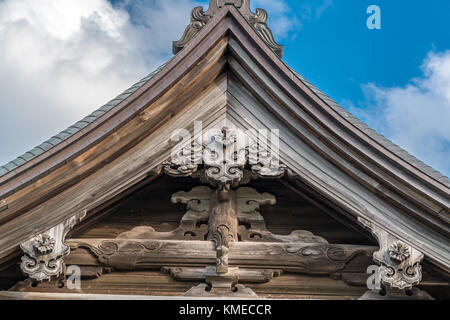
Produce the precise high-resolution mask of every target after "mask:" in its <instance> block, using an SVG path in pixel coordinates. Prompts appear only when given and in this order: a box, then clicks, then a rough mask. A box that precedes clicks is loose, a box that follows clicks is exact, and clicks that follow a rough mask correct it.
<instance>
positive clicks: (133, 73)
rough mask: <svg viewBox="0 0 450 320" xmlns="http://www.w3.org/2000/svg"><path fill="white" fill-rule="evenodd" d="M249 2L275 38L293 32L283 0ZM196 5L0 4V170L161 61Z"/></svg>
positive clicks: (184, 0)
mask: <svg viewBox="0 0 450 320" xmlns="http://www.w3.org/2000/svg"><path fill="white" fill-rule="evenodd" d="M252 2H253V1H252ZM254 4H256V5H258V6H261V7H263V8H265V9H267V10H268V11H269V17H270V21H269V23H270V25H271V27H272V28H273V29H274V31H275V35H276V37H282V36H286V35H287V33H288V32H289V30H291V29H292V28H293V27H295V23H294V24H293V23H292V21H291V20H292V19H295V16H294V15H293V14H292V13H291V12H290V9H289V7H288V6H287V5H286V3H285V1H283V0H270V1H268V0H255V1H254ZM197 5H203V6H204V7H205V9H206V7H207V5H208V1H205V0H203V1H196V0H152V1H148V0H120V1H115V4H114V5H111V2H109V1H108V0H39V1H37V0H0V164H4V163H6V162H8V161H10V160H12V159H14V158H15V157H16V156H18V155H20V154H22V153H23V152H25V151H27V150H30V149H31V148H33V147H34V146H36V145H39V144H40V143H42V142H43V141H44V140H46V139H48V138H50V137H51V136H53V135H55V134H57V133H59V132H60V131H61V130H64V129H66V128H67V127H68V126H70V125H72V124H73V123H74V122H76V121H78V120H80V119H82V118H84V117H85V116H86V115H88V114H90V113H91V112H92V111H94V110H96V109H97V108H99V107H100V106H102V105H103V104H104V103H106V102H108V101H109V100H110V99H112V98H114V97H115V96H117V95H118V94H120V93H121V92H122V91H123V90H125V89H127V88H128V87H130V86H131V85H132V84H134V83H135V82H137V81H138V80H140V79H141V78H143V77H144V76H146V75H147V74H148V73H150V72H151V71H153V70H154V69H155V68H156V67H157V66H159V65H161V64H162V63H164V62H166V61H167V60H168V59H169V58H170V57H171V49H172V41H174V40H178V39H179V38H180V37H181V35H182V33H183V31H184V29H185V27H186V26H187V24H188V23H189V21H190V12H191V10H192V8H193V7H195V6H197Z"/></svg>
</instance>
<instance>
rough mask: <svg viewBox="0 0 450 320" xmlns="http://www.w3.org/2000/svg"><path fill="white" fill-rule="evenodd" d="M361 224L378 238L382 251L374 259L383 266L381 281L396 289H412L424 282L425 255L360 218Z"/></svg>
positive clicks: (377, 252)
mask: <svg viewBox="0 0 450 320" xmlns="http://www.w3.org/2000/svg"><path fill="white" fill-rule="evenodd" d="M359 221H360V223H361V224H362V225H363V226H364V227H366V228H367V229H369V230H370V231H371V232H372V233H373V235H374V236H375V237H376V238H377V240H378V243H379V245H380V249H379V250H378V251H376V252H375V253H374V255H373V259H374V260H375V262H377V263H378V264H379V265H380V266H381V280H382V281H383V283H385V284H389V285H390V286H391V287H392V288H396V289H411V288H412V287H413V286H417V285H418V284H419V283H420V282H421V281H422V267H421V266H420V262H421V261H422V260H423V258H424V255H423V254H422V253H421V252H420V251H419V250H417V249H415V248H414V247H412V246H410V245H408V244H406V243H404V242H403V241H401V240H400V239H398V238H397V237H395V236H393V235H391V234H390V233H388V232H387V231H386V230H385V229H384V228H381V227H380V226H378V225H376V224H374V223H372V222H370V221H368V220H366V219H363V218H359Z"/></svg>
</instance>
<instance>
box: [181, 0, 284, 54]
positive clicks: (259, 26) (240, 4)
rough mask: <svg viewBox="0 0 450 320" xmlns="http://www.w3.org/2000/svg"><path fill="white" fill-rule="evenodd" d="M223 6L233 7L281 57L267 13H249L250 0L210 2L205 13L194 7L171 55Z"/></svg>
mask: <svg viewBox="0 0 450 320" xmlns="http://www.w3.org/2000/svg"><path fill="white" fill-rule="evenodd" d="M225 5H234V6H235V7H236V8H237V9H238V10H239V12H240V13H241V14H242V15H243V16H244V18H245V19H246V20H247V21H248V22H249V24H250V25H251V26H252V27H253V29H254V30H255V31H256V33H257V34H258V35H259V36H260V37H261V38H262V40H263V41H264V42H265V43H266V44H267V45H268V46H269V48H270V49H271V50H272V51H274V52H275V53H276V54H277V55H278V56H279V57H280V58H282V57H283V46H280V45H279V44H277V43H276V42H275V39H274V37H273V34H272V31H271V30H270V29H269V27H268V24H267V21H268V15H267V12H266V11H265V10H263V9H256V14H255V13H253V12H251V10H250V0H231V1H230V0H228V1H224V0H210V1H209V8H208V10H207V11H206V12H204V11H203V8H202V7H195V8H194V9H193V10H192V13H191V22H190V24H189V25H188V26H187V28H186V30H185V31H184V34H183V36H182V37H181V39H180V40H178V41H174V42H173V54H177V53H178V52H179V51H181V50H182V49H183V48H184V47H185V46H186V45H187V44H188V43H189V42H190V41H191V40H192V39H193V38H194V37H195V36H196V35H197V33H199V31H200V30H201V29H203V27H204V26H206V24H207V23H208V22H209V21H210V20H211V19H212V18H213V17H214V15H215V14H216V13H217V12H218V11H219V10H220V9H221V8H223V7H224V6H225Z"/></svg>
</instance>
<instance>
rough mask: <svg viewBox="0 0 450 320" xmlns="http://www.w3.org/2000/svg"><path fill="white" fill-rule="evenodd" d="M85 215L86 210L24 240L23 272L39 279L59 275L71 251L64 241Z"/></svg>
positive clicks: (47, 278) (21, 246) (48, 278)
mask: <svg viewBox="0 0 450 320" xmlns="http://www.w3.org/2000/svg"><path fill="white" fill-rule="evenodd" d="M85 215H86V212H82V213H81V214H77V215H75V216H73V217H71V218H70V219H68V220H66V221H64V222H62V223H60V224H58V225H57V226H55V227H53V228H51V229H49V230H47V231H46V232H44V233H41V234H38V235H37V236H35V237H33V238H31V239H29V240H27V241H25V242H23V243H22V244H21V245H20V248H21V249H22V251H23V252H24V255H23V256H22V262H21V265H20V267H21V269H22V272H23V273H24V274H26V275H27V276H29V277H30V278H32V279H34V280H37V281H44V280H50V279H51V278H52V277H58V276H59V275H60V274H61V273H62V271H63V258H64V257H65V256H67V255H68V254H69V253H70V247H69V246H68V245H66V244H65V243H64V241H65V238H66V235H67V233H68V232H69V231H70V230H71V229H72V228H73V227H74V226H75V225H76V224H77V223H78V222H80V221H81V220H82V219H83V218H84V217H85Z"/></svg>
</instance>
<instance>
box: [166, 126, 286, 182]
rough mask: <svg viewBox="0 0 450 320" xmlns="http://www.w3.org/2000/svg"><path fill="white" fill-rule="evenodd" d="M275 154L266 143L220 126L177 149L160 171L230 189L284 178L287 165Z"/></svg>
mask: <svg viewBox="0 0 450 320" xmlns="http://www.w3.org/2000/svg"><path fill="white" fill-rule="evenodd" d="M263 140H264V139H263ZM276 153H278V151H276V152H272V151H271V150H270V148H269V147H268V142H267V141H262V142H261V141H259V140H257V139H253V138H251V137H250V136H248V135H247V134H245V133H243V132H242V131H239V130H237V129H229V128H227V127H223V128H222V129H220V130H219V129H216V130H212V131H211V132H209V134H207V135H205V136H202V137H201V138H199V139H195V140H193V141H192V142H191V144H190V145H188V146H186V147H185V148H180V149H179V150H177V151H176V152H175V153H174V154H173V155H172V159H171V161H168V162H164V163H163V170H164V171H165V172H166V173H167V174H168V175H170V176H173V177H188V176H191V177H193V178H199V179H200V180H201V181H202V182H207V183H209V184H211V185H212V186H213V187H217V188H219V189H229V188H231V187H233V188H234V187H237V186H239V185H240V184H241V183H246V182H249V180H250V179H252V178H253V179H256V178H266V179H278V178H281V177H283V176H284V174H285V172H286V166H285V165H283V164H281V163H280V162H279V158H278V155H276ZM247 165H248V166H249V169H248V170H247V169H246V166H247Z"/></svg>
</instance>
